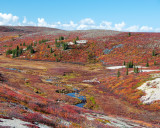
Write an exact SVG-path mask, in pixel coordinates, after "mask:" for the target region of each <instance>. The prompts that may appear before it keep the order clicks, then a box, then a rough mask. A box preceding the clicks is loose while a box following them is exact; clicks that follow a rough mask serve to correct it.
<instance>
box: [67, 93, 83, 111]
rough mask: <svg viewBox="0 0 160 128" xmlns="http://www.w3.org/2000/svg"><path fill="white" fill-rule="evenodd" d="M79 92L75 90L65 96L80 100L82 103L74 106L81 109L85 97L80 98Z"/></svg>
mask: <svg viewBox="0 0 160 128" xmlns="http://www.w3.org/2000/svg"><path fill="white" fill-rule="evenodd" d="M79 92H80V91H79V90H75V92H72V93H67V94H66V95H68V96H70V97H73V98H78V99H79V100H81V101H82V102H81V103H79V104H76V105H75V106H77V107H81V108H83V107H84V105H85V104H86V97H85V96H81V95H80V94H79Z"/></svg>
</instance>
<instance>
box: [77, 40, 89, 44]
mask: <svg viewBox="0 0 160 128" xmlns="http://www.w3.org/2000/svg"><path fill="white" fill-rule="evenodd" d="M87 42H88V41H87V40H77V41H76V43H77V44H86V43H87Z"/></svg>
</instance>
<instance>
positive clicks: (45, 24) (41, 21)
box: [38, 18, 48, 27]
mask: <svg viewBox="0 0 160 128" xmlns="http://www.w3.org/2000/svg"><path fill="white" fill-rule="evenodd" d="M38 26H43V27H48V24H47V22H46V21H45V20H44V18H38Z"/></svg>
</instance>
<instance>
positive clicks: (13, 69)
mask: <svg viewBox="0 0 160 128" xmlns="http://www.w3.org/2000/svg"><path fill="white" fill-rule="evenodd" d="M6 69H9V70H12V71H18V72H21V70H19V69H16V68H6Z"/></svg>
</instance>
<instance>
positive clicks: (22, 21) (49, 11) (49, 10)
mask: <svg viewBox="0 0 160 128" xmlns="http://www.w3.org/2000/svg"><path fill="white" fill-rule="evenodd" d="M159 13H160V0H0V25H22V26H32V25H33V26H46V27H56V28H61V29H66V30H77V29H112V30H118V31H153V32H159V31H160V16H159Z"/></svg>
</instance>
